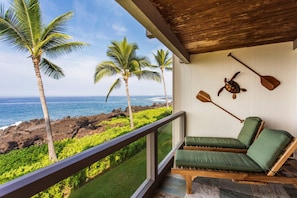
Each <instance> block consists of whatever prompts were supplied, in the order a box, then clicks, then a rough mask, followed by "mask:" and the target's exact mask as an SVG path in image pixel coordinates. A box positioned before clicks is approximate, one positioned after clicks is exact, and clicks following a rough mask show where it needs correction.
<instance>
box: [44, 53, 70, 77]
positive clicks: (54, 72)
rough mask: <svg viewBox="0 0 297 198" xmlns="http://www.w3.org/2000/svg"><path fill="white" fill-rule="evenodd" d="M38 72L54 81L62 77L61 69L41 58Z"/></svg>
mask: <svg viewBox="0 0 297 198" xmlns="http://www.w3.org/2000/svg"><path fill="white" fill-rule="evenodd" d="M40 70H41V71H42V72H43V73H44V74H45V75H47V76H49V77H52V78H54V79H60V78H62V77H64V76H65V75H64V73H63V70H62V68H60V67H59V66H57V65H55V64H54V63H52V62H50V61H49V60H47V59H45V58H43V59H42V60H41V62H40Z"/></svg>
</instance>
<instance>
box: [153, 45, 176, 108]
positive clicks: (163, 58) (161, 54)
mask: <svg viewBox="0 0 297 198" xmlns="http://www.w3.org/2000/svg"><path fill="white" fill-rule="evenodd" d="M153 55H154V57H155V60H156V62H157V64H158V65H152V67H155V68H160V70H161V74H162V81H163V87H164V93H165V100H166V106H167V108H169V104H168V97H167V92H166V85H165V79H164V70H168V71H171V70H172V67H171V64H172V57H169V52H168V50H166V52H165V51H164V50H163V49H161V50H158V51H157V54H154V53H153Z"/></svg>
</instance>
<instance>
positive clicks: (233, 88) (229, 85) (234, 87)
mask: <svg viewBox="0 0 297 198" xmlns="http://www.w3.org/2000/svg"><path fill="white" fill-rule="evenodd" d="M239 73H240V72H236V73H235V74H234V75H233V77H232V78H231V79H230V80H229V81H228V80H227V78H225V79H224V82H225V85H224V86H223V87H222V88H221V89H220V90H219V91H218V96H219V95H220V93H221V92H222V91H223V89H226V90H227V91H228V92H230V93H232V94H233V95H232V98H233V99H235V98H236V94H237V93H240V91H243V92H245V91H247V90H246V89H245V88H240V86H239V84H238V83H237V82H235V81H234V80H233V79H234V78H236V76H237V75H238V74H239Z"/></svg>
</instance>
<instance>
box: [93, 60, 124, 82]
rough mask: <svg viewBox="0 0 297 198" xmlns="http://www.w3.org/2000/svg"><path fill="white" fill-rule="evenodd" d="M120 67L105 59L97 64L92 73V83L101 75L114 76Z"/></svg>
mask: <svg viewBox="0 0 297 198" xmlns="http://www.w3.org/2000/svg"><path fill="white" fill-rule="evenodd" d="M121 71H122V70H121V68H119V67H117V65H115V64H114V62H112V61H105V62H102V63H100V64H99V65H97V67H96V69H95V74H94V83H97V82H98V81H99V80H101V79H102V78H103V77H107V76H114V75H116V74H120V73H121Z"/></svg>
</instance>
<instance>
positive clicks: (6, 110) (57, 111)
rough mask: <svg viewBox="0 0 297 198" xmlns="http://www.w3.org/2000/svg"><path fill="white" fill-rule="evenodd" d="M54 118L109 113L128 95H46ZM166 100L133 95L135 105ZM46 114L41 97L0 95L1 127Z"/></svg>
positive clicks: (124, 105) (132, 99) (122, 103)
mask: <svg viewBox="0 0 297 198" xmlns="http://www.w3.org/2000/svg"><path fill="white" fill-rule="evenodd" d="M46 100H47V106H48V111H49V115H50V119H51V120H57V119H61V118H64V117H67V116H70V117H77V116H89V115H96V114H100V113H109V112H111V111H112V110H113V109H118V108H121V109H122V110H125V108H126V107H127V97H126V96H110V97H109V98H108V101H107V102H105V96H91V97H46ZM154 103H165V100H164V97H162V96H131V105H132V106H147V105H149V106H150V105H153V104H154ZM40 118H43V113H42V109H41V104H40V100H39V97H16V98H12V97H11V98H10V97H2V98H1V97H0V129H4V128H6V127H8V126H11V125H17V124H19V123H21V122H23V121H29V120H32V119H40Z"/></svg>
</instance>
